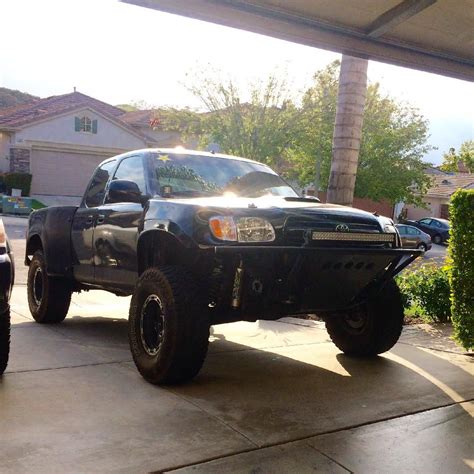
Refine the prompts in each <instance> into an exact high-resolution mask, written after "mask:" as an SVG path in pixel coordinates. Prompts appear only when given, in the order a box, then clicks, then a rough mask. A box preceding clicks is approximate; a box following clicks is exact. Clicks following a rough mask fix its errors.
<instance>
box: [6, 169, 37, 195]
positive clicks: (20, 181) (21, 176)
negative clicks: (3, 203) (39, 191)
mask: <svg viewBox="0 0 474 474" xmlns="http://www.w3.org/2000/svg"><path fill="white" fill-rule="evenodd" d="M31 179H32V176H31V174H29V173H5V174H3V175H0V188H2V189H3V191H6V192H7V194H11V192H12V189H21V195H22V196H29V195H30V188H31Z"/></svg>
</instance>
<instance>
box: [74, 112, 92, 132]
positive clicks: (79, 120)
mask: <svg viewBox="0 0 474 474" xmlns="http://www.w3.org/2000/svg"><path fill="white" fill-rule="evenodd" d="M74 129H75V130H76V132H86V133H97V120H91V118H90V117H87V116H86V115H84V116H83V117H75V127H74Z"/></svg>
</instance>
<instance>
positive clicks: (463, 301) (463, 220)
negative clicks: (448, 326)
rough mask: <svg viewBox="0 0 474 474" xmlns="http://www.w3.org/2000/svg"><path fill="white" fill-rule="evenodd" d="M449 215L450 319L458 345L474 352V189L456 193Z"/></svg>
mask: <svg viewBox="0 0 474 474" xmlns="http://www.w3.org/2000/svg"><path fill="white" fill-rule="evenodd" d="M449 214H450V220H451V230H450V239H449V246H448V252H449V257H450V268H449V280H450V286H451V317H452V322H453V326H454V337H455V339H456V341H457V342H459V343H460V344H461V345H462V346H464V348H465V349H466V350H469V349H473V348H474V189H471V190H465V189H460V190H458V191H456V192H455V193H454V194H453V197H452V199H451V205H450V210H449Z"/></svg>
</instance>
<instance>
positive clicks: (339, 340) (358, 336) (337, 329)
mask: <svg viewBox="0 0 474 474" xmlns="http://www.w3.org/2000/svg"><path fill="white" fill-rule="evenodd" d="M325 322H326V329H327V331H328V333H329V336H330V337H331V340H332V341H333V342H334V344H336V346H337V347H338V348H339V349H341V351H343V352H344V353H345V354H348V355H352V356H374V355H376V354H381V353H382V352H386V351H388V350H389V349H391V348H392V347H393V346H394V345H395V344H396V342H397V341H398V339H399V337H400V334H401V332H402V327H403V305H402V300H401V296H400V291H399V289H398V287H397V285H396V283H395V282H394V281H393V280H390V281H389V282H388V283H387V284H386V285H385V287H384V288H383V289H382V290H381V291H380V292H379V293H378V294H377V295H376V296H375V297H373V298H372V299H370V300H369V301H368V302H367V303H365V304H363V305H361V306H359V307H357V308H355V309H352V310H350V311H346V312H340V313H335V314H331V315H327V317H326V318H325Z"/></svg>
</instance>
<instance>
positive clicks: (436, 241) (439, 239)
mask: <svg viewBox="0 0 474 474" xmlns="http://www.w3.org/2000/svg"><path fill="white" fill-rule="evenodd" d="M442 242H443V238H442V237H441V235H439V234H436V235H434V236H433V243H434V244H437V245H439V244H441V243H442Z"/></svg>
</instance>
